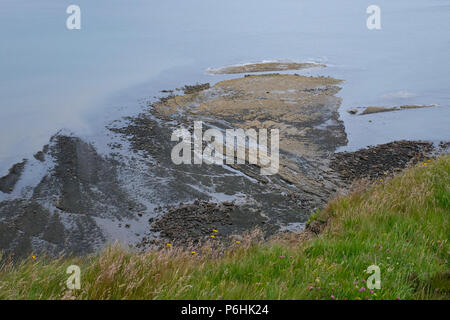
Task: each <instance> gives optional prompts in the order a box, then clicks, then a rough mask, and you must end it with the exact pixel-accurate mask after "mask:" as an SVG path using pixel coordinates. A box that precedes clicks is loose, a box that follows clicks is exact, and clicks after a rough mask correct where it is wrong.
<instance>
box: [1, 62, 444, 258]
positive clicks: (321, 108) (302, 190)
mask: <svg viewBox="0 0 450 320" xmlns="http://www.w3.org/2000/svg"><path fill="white" fill-rule="evenodd" d="M288 67H289V66H288ZM294 67H295V68H297V69H298V68H301V67H308V66H306V65H303V66H294ZM249 68H250V69H249ZM261 68H262V69H261ZM261 68H258V67H255V66H252V67H249V66H247V67H246V68H244V69H243V70H237V69H235V68H234V69H233V68H232V69H230V70H221V72H222V73H224V72H228V73H238V72H261V70H262V71H276V70H285V68H286V66H284V65H282V66H276V65H275V66H274V65H271V66H263V67H261ZM280 68H281V69H280ZM341 84H342V81H341V80H338V79H333V78H328V77H307V76H301V75H297V74H278V73H263V74H253V75H245V76H242V77H238V78H235V79H232V80H225V81H221V82H218V83H216V84H214V85H210V84H197V85H190V86H185V87H184V88H182V89H181V90H178V91H177V90H165V93H166V94H167V95H166V96H164V97H162V98H160V99H158V100H157V101H146V103H145V106H144V107H143V109H142V112H141V113H140V114H139V115H137V116H134V117H128V118H126V119H121V120H118V121H115V122H113V123H111V124H110V125H109V126H108V128H107V130H106V131H107V132H108V134H107V136H108V139H110V143H109V144H108V148H109V149H108V151H107V152H105V151H102V152H99V150H98V148H97V145H96V143H95V141H83V140H82V139H80V138H79V137H76V136H70V135H63V134H58V135H55V136H54V137H53V138H52V139H51V141H50V142H49V144H48V146H45V147H44V148H43V150H42V151H40V152H39V153H37V154H36V156H35V157H34V158H33V159H28V160H24V161H23V162H21V163H19V164H17V165H15V166H13V167H12V168H11V170H10V171H9V174H8V175H6V176H5V177H2V178H0V196H1V197H0V251H3V252H4V253H5V255H4V256H7V255H9V254H11V255H14V256H15V257H17V258H23V257H26V256H27V255H30V254H31V253H33V254H39V253H43V252H46V253H47V254H50V255H58V254H60V253H65V254H85V253H89V252H94V251H96V250H98V249H99V248H101V247H102V246H104V245H105V244H106V243H110V242H113V241H116V240H117V241H120V242H123V243H125V244H126V245H129V246H131V247H133V248H137V249H139V250H145V249H147V248H149V247H151V246H162V245H167V243H169V244H170V245H176V246H188V245H192V244H195V243H197V242H203V241H221V240H226V239H230V238H232V239H236V238H239V236H240V235H242V234H243V233H245V232H248V231H250V230H252V229H254V228H258V229H260V230H261V231H262V232H263V233H264V235H266V236H270V235H273V234H275V233H277V232H280V231H286V230H289V231H294V232H296V231H300V230H302V228H303V227H304V224H305V222H306V221H307V219H308V217H309V215H310V213H311V212H313V211H314V210H316V209H317V208H321V207H323V206H325V204H326V203H327V201H328V200H330V199H331V198H333V197H335V196H336V195H338V194H341V193H345V192H346V191H347V190H348V188H349V186H350V184H351V183H352V182H353V181H354V180H359V179H364V178H368V179H380V178H381V177H385V176H387V175H392V174H395V173H397V172H399V171H401V170H403V169H404V168H406V167H408V166H410V165H413V164H414V163H417V162H418V161H426V160H427V159H428V158H430V157H434V156H435V154H436V152H437V151H436V149H435V147H434V146H433V145H432V144H431V143H428V142H423V141H396V142H392V143H388V144H385V145H379V146H374V147H370V148H367V149H362V150H359V151H356V152H344V153H336V149H337V148H338V147H341V146H345V145H346V144H347V136H346V132H345V127H344V124H343V123H342V121H340V119H339V112H338V109H339V107H340V104H341V99H340V98H339V97H338V96H337V93H338V92H339V90H340V89H341V88H340V85H341ZM195 121H202V123H203V126H204V130H207V129H210V128H214V129H217V130H219V131H221V132H222V131H225V130H226V129H243V130H248V129H255V130H259V129H268V130H270V129H278V130H279V138H280V139H279V150H280V157H279V170H278V171H277V173H276V174H274V175H261V173H260V169H261V167H262V164H260V163H258V164H248V163H245V164H237V163H236V164H226V163H223V164H221V165H218V164H205V163H203V164H180V165H176V164H174V162H173V161H172V159H171V152H172V149H173V147H174V146H175V145H176V143H177V142H174V141H171V136H172V133H173V132H174V130H176V129H179V128H185V129H187V130H189V131H190V132H192V131H193V126H194V122H195ZM443 144H445V142H444V143H443ZM246 154H248V150H246ZM39 168H40V169H39ZM38 169H39V170H40V171H39V170H38ZM36 171H39V172H40V175H38V178H36V173H35V172H36ZM31 176H33V177H34V178H33V179H31V178H30V177H31ZM25 181H34V182H32V183H28V184H26V183H25Z"/></svg>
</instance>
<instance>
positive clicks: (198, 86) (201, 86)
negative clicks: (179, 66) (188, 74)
mask: <svg viewBox="0 0 450 320" xmlns="http://www.w3.org/2000/svg"><path fill="white" fill-rule="evenodd" d="M209 88H210V84H209V83H201V84H195V85H192V86H190V85H186V86H184V87H183V88H182V90H183V92H184V94H192V93H197V92H200V91H203V90H206V89H209Z"/></svg>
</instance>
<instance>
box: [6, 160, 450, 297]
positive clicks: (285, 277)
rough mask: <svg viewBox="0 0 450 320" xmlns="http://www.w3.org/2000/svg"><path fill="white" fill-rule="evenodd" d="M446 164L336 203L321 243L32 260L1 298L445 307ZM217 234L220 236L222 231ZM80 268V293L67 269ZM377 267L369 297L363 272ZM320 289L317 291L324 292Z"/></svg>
mask: <svg viewBox="0 0 450 320" xmlns="http://www.w3.org/2000/svg"><path fill="white" fill-rule="evenodd" d="M449 215H450V156H448V155H447V156H442V157H440V158H439V159H437V160H433V161H432V162H430V163H427V164H426V165H424V164H423V163H420V164H419V165H418V166H417V167H415V168H412V169H409V170H406V171H405V172H404V173H403V174H401V175H399V176H397V177H395V178H393V179H390V180H388V181H383V182H378V183H375V184H373V185H371V186H369V187H366V188H365V189H362V188H360V190H359V191H354V192H352V193H351V194H350V195H349V196H345V197H341V198H339V199H335V200H333V201H331V202H330V203H329V204H328V206H327V207H326V208H324V209H323V210H321V211H320V212H317V213H315V214H314V215H313V219H317V220H319V221H327V226H326V228H325V230H324V231H323V232H322V233H321V234H320V235H318V236H313V235H311V234H309V235H308V234H307V233H305V234H303V235H302V236H299V235H291V236H287V237H283V238H277V239H273V240H271V241H267V242H261V241H257V240H255V237H251V236H249V237H248V238H247V239H245V240H242V241H241V243H240V244H237V243H235V244H234V245H233V246H232V247H231V248H229V249H227V250H226V251H225V252H223V253H221V254H219V253H218V252H216V251H215V249H214V246H208V245H205V246H204V247H203V248H197V249H196V251H197V253H196V254H192V252H191V250H183V249H181V248H175V247H172V248H168V249H166V250H160V251H149V252H146V253H134V252H130V251H129V250H126V249H122V248H121V247H119V246H112V247H110V248H107V249H105V251H104V252H102V253H100V254H98V255H95V256H89V257H82V258H60V259H57V260H52V259H47V258H45V257H36V259H35V260H33V259H32V258H31V257H30V259H28V260H27V261H23V262H22V263H21V264H19V265H17V264H16V265H13V264H5V265H4V266H3V267H2V268H1V269H0V299H61V298H64V299H72V298H77V299H332V298H335V299H397V298H400V299H449V292H450V285H449V278H450V272H449V267H448V258H449V255H450V248H449V244H448V237H449V234H450V228H449V224H448V218H449ZM219 231H220V230H219ZM73 264H75V265H78V266H80V268H81V272H82V274H81V290H73V291H70V290H68V289H66V284H65V283H66V279H67V277H68V275H67V274H66V268H67V267H68V266H69V265H73ZM370 265H378V266H379V267H380V270H381V289H379V290H376V289H375V290H374V292H373V293H371V292H370V291H369V290H368V289H366V290H365V291H363V290H364V289H361V288H365V287H366V283H365V280H366V279H367V277H368V276H369V275H368V274H367V273H365V270H366V269H367V267H368V266H370ZM319 287H320V289H319Z"/></svg>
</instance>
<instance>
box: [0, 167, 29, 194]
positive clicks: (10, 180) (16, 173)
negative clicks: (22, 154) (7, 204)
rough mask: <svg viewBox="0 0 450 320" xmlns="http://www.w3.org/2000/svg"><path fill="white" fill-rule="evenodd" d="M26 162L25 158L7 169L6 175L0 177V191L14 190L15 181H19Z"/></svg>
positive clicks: (9, 191) (8, 191)
mask: <svg viewBox="0 0 450 320" xmlns="http://www.w3.org/2000/svg"><path fill="white" fill-rule="evenodd" d="M26 163H27V160H23V161H22V162H19V163H16V164H15V165H13V166H12V167H11V169H9V173H8V174H7V175H6V176H4V177H2V178H0V191H1V192H4V193H11V192H12V191H13V190H14V186H15V185H16V183H17V181H19V179H20V177H21V175H22V172H23V169H24V168H25V164H26Z"/></svg>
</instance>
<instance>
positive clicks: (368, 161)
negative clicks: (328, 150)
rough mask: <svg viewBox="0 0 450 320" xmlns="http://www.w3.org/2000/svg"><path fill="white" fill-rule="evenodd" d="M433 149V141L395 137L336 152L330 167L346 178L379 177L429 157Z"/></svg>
mask: <svg viewBox="0 0 450 320" xmlns="http://www.w3.org/2000/svg"><path fill="white" fill-rule="evenodd" d="M433 150H434V147H433V144H432V143H431V142H422V141H395V142H391V143H387V144H381V145H377V146H375V147H370V148H367V149H361V150H358V151H356V152H341V153H336V154H335V155H334V157H333V158H332V160H331V168H332V169H334V170H336V171H337V172H338V173H339V174H340V176H341V177H342V178H343V179H345V180H350V181H351V180H356V179H362V178H370V179H377V178H380V177H384V176H387V175H390V174H392V173H395V172H397V171H401V170H402V169H405V168H406V167H408V166H409V165H412V164H415V163H417V162H419V161H423V160H425V159H427V158H428V157H429V155H430V153H431V152H432V151H433Z"/></svg>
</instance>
